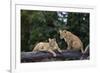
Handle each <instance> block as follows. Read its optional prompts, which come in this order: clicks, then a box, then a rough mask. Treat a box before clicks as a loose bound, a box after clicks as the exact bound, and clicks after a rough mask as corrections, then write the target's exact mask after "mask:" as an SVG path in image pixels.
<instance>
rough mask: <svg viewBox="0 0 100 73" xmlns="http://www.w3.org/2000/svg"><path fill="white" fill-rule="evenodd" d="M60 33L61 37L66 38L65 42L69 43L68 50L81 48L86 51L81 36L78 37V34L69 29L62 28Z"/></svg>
mask: <svg viewBox="0 0 100 73" xmlns="http://www.w3.org/2000/svg"><path fill="white" fill-rule="evenodd" d="M59 33H60V38H61V39H64V40H65V42H66V43H67V45H68V48H67V49H68V50H81V52H82V53H84V51H83V43H82V41H81V40H80V39H79V37H77V36H76V35H74V34H73V33H71V32H69V31H67V30H60V31H59Z"/></svg>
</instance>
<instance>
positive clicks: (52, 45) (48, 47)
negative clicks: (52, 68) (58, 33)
mask: <svg viewBox="0 0 100 73" xmlns="http://www.w3.org/2000/svg"><path fill="white" fill-rule="evenodd" d="M54 50H58V51H59V52H61V50H60V48H59V47H58V44H57V42H56V40H55V39H50V38H49V42H40V43H38V44H37V45H36V46H35V47H34V49H33V51H48V52H50V53H52V54H53V56H56V53H55V52H54Z"/></svg>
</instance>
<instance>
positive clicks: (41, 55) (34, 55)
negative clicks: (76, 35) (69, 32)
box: [21, 50, 89, 63]
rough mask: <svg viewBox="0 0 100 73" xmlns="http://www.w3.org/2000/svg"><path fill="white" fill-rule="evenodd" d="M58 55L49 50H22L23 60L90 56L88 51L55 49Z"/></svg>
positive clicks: (39, 60) (78, 58)
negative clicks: (60, 51)
mask: <svg viewBox="0 0 100 73" xmlns="http://www.w3.org/2000/svg"><path fill="white" fill-rule="evenodd" d="M55 52H56V54H57V56H56V57H54V56H53V55H52V54H51V53H49V52H41V51H37V52H21V62H22V63H23V62H41V61H51V60H55V61H56V60H80V58H81V57H84V59H87V57H88V56H89V55H88V54H87V53H86V54H84V55H83V54H82V53H81V52H78V51H68V50H63V51H62V53H59V52H57V51H55Z"/></svg>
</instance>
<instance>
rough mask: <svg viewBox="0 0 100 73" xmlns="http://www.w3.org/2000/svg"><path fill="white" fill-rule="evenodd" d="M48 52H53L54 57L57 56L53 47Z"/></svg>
mask: <svg viewBox="0 0 100 73" xmlns="http://www.w3.org/2000/svg"><path fill="white" fill-rule="evenodd" d="M48 52H50V53H52V54H53V56H54V57H56V56H57V55H56V53H55V52H54V51H53V50H51V49H49V50H48Z"/></svg>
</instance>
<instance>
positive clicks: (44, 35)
mask: <svg viewBox="0 0 100 73" xmlns="http://www.w3.org/2000/svg"><path fill="white" fill-rule="evenodd" d="M59 29H66V30H69V31H71V32H72V33H74V34H76V35H77V36H78V37H79V38H80V39H81V40H82V41H83V43H84V45H85V46H86V45H87V44H89V14H88V13H73V12H53V11H34V10H21V51H32V49H33V47H34V46H35V45H36V43H39V42H41V41H44V42H45V41H48V38H56V39H57V43H58V45H59V47H60V48H62V49H66V47H67V45H66V43H65V41H64V40H61V39H60V38H59V33H58V30H59Z"/></svg>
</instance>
